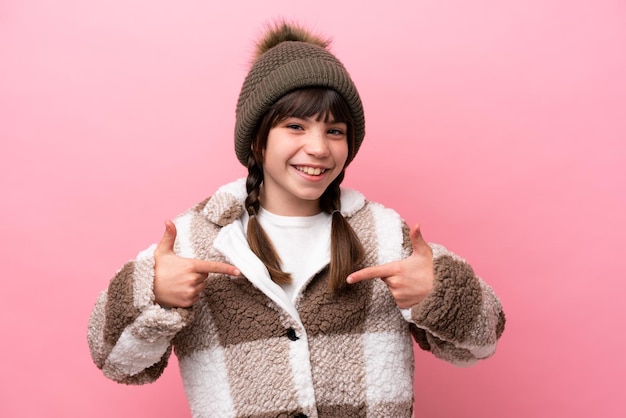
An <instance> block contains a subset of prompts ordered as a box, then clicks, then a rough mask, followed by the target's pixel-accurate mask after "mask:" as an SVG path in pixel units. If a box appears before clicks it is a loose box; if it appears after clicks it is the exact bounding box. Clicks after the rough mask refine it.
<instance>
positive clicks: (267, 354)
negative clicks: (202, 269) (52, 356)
mask: <svg viewBox="0 0 626 418" xmlns="http://www.w3.org/2000/svg"><path fill="white" fill-rule="evenodd" d="M245 197H246V192H245V181H244V180H239V181H236V182H233V183H230V184H227V185H225V186H223V187H221V188H220V189H219V190H218V191H217V192H216V193H215V194H214V195H213V196H212V197H210V198H208V199H207V200H205V201H203V202H202V203H200V204H198V205H196V206H195V207H194V208H192V209H190V210H188V211H187V212H185V213H183V214H182V215H180V216H179V217H178V218H177V219H176V220H175V223H176V227H177V230H178V235H177V240H176V244H175V250H176V251H177V253H178V254H179V255H181V256H184V257H193V258H198V259H206V260H218V261H223V262H229V263H232V264H234V265H236V266H237V267H238V268H239V269H240V270H241V272H242V277H239V278H233V277H230V276H224V275H219V274H212V275H210V276H209V279H208V286H207V287H206V289H205V290H204V292H203V294H202V296H201V298H200V300H199V301H198V302H197V303H196V304H195V305H194V306H193V307H192V308H189V309H182V308H181V309H164V308H162V307H160V306H159V305H157V304H155V302H154V294H153V290H152V285H153V278H154V258H153V254H154V249H155V247H156V245H152V246H151V247H149V248H148V249H147V250H145V251H143V252H141V253H140V254H139V256H138V257H137V259H135V260H133V261H130V262H128V263H127V264H126V265H124V266H123V267H122V268H121V269H120V270H119V271H118V273H117V274H116V275H115V277H114V278H113V279H112V280H111V282H110V284H109V287H108V289H107V290H106V291H104V292H103V293H102V294H101V295H100V297H99V299H98V301H97V303H96V306H95V307H94V310H93V312H92V314H91V317H90V321H89V331H88V342H89V346H90V350H91V355H92V357H93V359H94V362H95V363H96V365H97V366H98V367H99V368H101V369H102V371H103V372H104V374H105V375H106V376H107V377H109V378H111V379H113V380H115V381H118V382H122V383H128V384H143V383H148V382H152V381H154V380H155V379H157V378H158V377H159V376H160V375H161V373H162V372H163V369H164V368H165V366H166V365H167V361H168V358H169V356H170V354H171V351H172V349H173V350H174V352H175V353H176V356H177V357H178V360H179V365H180V369H181V375H182V379H183V382H184V386H185V392H186V394H187V398H188V400H189V404H190V408H191V411H192V414H193V416H194V417H195V418H200V417H233V418H243V417H253V418H266V417H393V418H400V417H411V416H412V407H413V371H414V366H413V339H415V341H417V343H418V344H419V346H420V347H421V348H422V349H424V350H428V351H430V352H432V353H433V354H434V355H435V356H437V357H439V358H442V359H444V360H446V361H450V362H452V363H455V364H458V365H469V364H472V363H474V362H475V361H476V360H477V359H483V358H487V357H489V356H491V355H492V354H493V353H494V351H495V347H496V341H497V339H498V338H499V337H500V335H501V333H502V331H503V329H504V314H503V312H502V309H501V306H500V302H499V300H498V299H497V297H496V296H495V294H494V292H493V291H492V289H491V288H490V287H489V286H487V285H486V284H485V283H484V282H483V281H482V280H481V279H479V278H478V277H477V276H476V275H475V274H474V272H473V271H472V268H471V267H470V266H469V265H468V264H467V263H466V262H465V261H464V260H462V259H461V258H459V257H458V256H456V255H454V254H451V253H449V252H448V251H447V250H446V249H445V248H443V247H441V246H439V245H435V244H431V246H432V248H433V253H434V266H435V286H434V289H433V291H432V293H431V294H430V295H429V296H428V297H427V298H426V299H425V300H423V301H422V302H420V303H419V304H418V305H415V306H413V307H412V308H411V309H404V310H401V309H399V308H398V307H397V306H396V304H395V302H394V300H393V298H392V297H391V295H390V293H389V291H388V290H387V288H386V285H385V284H384V283H383V282H382V281H381V280H367V281H364V282H360V283H357V284H355V285H351V286H349V290H348V292H347V293H345V294H342V295H340V296H334V295H332V294H330V293H329V292H328V291H327V287H328V286H327V281H328V275H327V268H322V269H321V270H320V271H319V272H318V273H317V274H316V275H314V276H313V277H312V278H311V280H310V281H309V283H308V284H307V285H306V286H305V287H304V288H303V290H302V291H301V293H300V294H299V296H298V297H297V299H296V301H295V303H292V302H291V301H289V300H287V298H286V296H285V294H284V292H282V290H281V289H280V287H278V286H277V285H276V284H274V283H273V282H272V281H271V280H270V278H269V275H268V273H267V270H266V269H265V267H264V266H263V265H262V264H261V262H260V260H258V258H256V257H255V256H254V255H253V254H252V252H251V251H250V249H249V248H248V246H247V244H246V241H245V235H244V232H243V227H242V223H241V221H240V220H239V219H240V217H241V216H242V215H243V216H245V214H244V213H243V212H244V209H243V201H244V199H245ZM341 205H342V206H341V207H342V213H343V215H344V216H345V217H346V218H347V219H348V221H349V222H350V224H351V225H352V227H353V228H354V230H355V231H356V233H357V234H358V236H359V238H360V239H361V242H362V243H363V246H364V247H365V250H366V259H365V261H364V263H363V264H364V266H366V265H375V264H382V263H387V262H390V261H394V260H400V259H403V258H405V257H407V256H408V255H410V253H411V251H412V249H411V243H410V239H409V228H408V227H407V225H406V223H405V222H404V221H403V220H402V219H401V218H400V217H399V215H398V214H397V213H396V212H394V211H392V210H390V209H387V208H384V207H383V206H381V205H380V204H377V203H373V202H369V201H366V200H365V198H364V197H363V195H361V194H360V193H358V192H355V191H352V190H343V191H342V202H341ZM297 244H299V243H297ZM297 244H296V245H297ZM412 338H413V339H412Z"/></svg>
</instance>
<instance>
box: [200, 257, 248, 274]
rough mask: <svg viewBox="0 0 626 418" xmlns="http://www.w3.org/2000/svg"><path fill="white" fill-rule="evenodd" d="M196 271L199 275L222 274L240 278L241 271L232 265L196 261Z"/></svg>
mask: <svg viewBox="0 0 626 418" xmlns="http://www.w3.org/2000/svg"><path fill="white" fill-rule="evenodd" d="M194 267H195V268H194V270H195V271H196V272H198V273H205V274H208V273H221V274H228V275H231V276H239V275H240V274H241V271H239V269H238V268H237V267H235V266H233V265H232V264H227V263H221V262H219V261H207V260H195V265H194Z"/></svg>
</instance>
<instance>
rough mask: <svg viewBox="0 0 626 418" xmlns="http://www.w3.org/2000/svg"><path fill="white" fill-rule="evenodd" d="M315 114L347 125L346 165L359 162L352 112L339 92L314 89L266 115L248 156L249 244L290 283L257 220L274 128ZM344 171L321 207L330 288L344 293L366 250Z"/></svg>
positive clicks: (284, 101)
mask: <svg viewBox="0 0 626 418" xmlns="http://www.w3.org/2000/svg"><path fill="white" fill-rule="evenodd" d="M312 116H316V117H317V120H324V121H325V122H328V121H329V119H330V118H331V117H332V118H333V119H334V121H336V122H343V123H346V125H347V126H348V131H347V136H348V159H347V160H346V166H347V165H348V164H349V162H350V161H351V160H352V158H354V154H355V139H354V123H353V120H352V115H351V113H350V108H349V107H348V105H347V103H346V102H345V100H344V99H343V97H342V96H341V95H340V94H338V93H337V92H335V91H334V90H331V89H327V88H321V87H312V88H305V89H299V90H295V91H293V92H291V93H288V94H286V95H284V96H283V97H281V98H280V99H279V100H278V101H277V102H276V103H274V104H273V105H272V106H271V107H270V109H269V110H268V112H267V113H266V114H265V115H264V117H263V118H262V119H261V122H260V123H259V126H258V127H257V129H256V132H255V135H254V140H253V144H252V152H251V153H250V155H249V157H248V178H247V180H246V190H247V192H248V196H247V198H246V202H245V205H246V210H247V211H248V215H250V220H249V222H248V231H247V233H248V244H249V245H250V249H251V250H252V251H253V252H254V253H255V254H256V255H257V257H259V259H261V261H263V263H264V264H265V266H266V267H267V269H268V271H269V273H270V276H271V277H272V280H274V281H275V282H276V283H279V284H286V283H289V282H290V281H291V276H290V275H289V274H288V273H285V272H284V271H282V269H281V260H280V257H279V256H278V254H277V253H276V250H275V249H274V246H273V245H272V243H271V241H270V239H269V237H268V236H267V234H266V233H265V231H264V230H263V228H262V227H261V225H260V223H259V222H258V221H257V219H256V214H257V213H258V211H259V206H260V202H259V196H260V188H261V184H262V183H263V150H264V149H265V147H266V145H267V137H268V134H269V131H270V129H271V128H272V127H274V126H276V125H277V124H278V123H280V122H281V121H283V120H285V119H287V118H288V117H298V118H306V117H312ZM344 175H345V167H344V170H342V171H341V173H340V174H339V175H338V176H337V178H336V179H335V180H334V181H333V182H332V183H331V184H330V185H329V186H328V188H327V189H326V190H325V191H324V193H323V194H322V196H321V197H320V209H321V210H322V211H323V212H326V213H330V214H332V231H331V239H330V271H329V275H330V280H329V287H330V290H331V291H333V292H339V291H341V290H343V289H344V288H345V287H346V280H345V279H346V277H347V276H348V275H349V274H350V273H352V272H354V271H355V270H356V269H357V266H358V264H359V263H360V262H361V260H362V259H363V257H364V254H365V251H364V249H363V246H362V245H361V242H360V241H359V238H358V237H357V235H356V233H355V232H354V230H353V229H352V227H351V226H350V224H349V223H348V221H347V220H346V219H345V218H344V217H343V215H342V214H341V212H340V210H341V201H340V197H341V189H340V187H339V185H340V184H341V182H342V181H343V178H344Z"/></svg>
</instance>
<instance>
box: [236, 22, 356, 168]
mask: <svg viewBox="0 0 626 418" xmlns="http://www.w3.org/2000/svg"><path fill="white" fill-rule="evenodd" d="M328 45H329V42H328V41H327V40H323V39H321V38H318V37H315V36H313V35H311V34H309V33H308V32H307V31H305V30H304V29H302V28H300V27H298V26H294V25H292V24H288V23H285V22H282V23H280V24H278V25H276V26H275V27H273V28H270V29H269V31H268V32H267V33H266V34H265V36H264V37H263V38H262V39H261V40H260V42H259V43H258V44H257V51H256V57H255V58H256V59H255V61H254V63H253V65H252V68H251V69H250V72H249V73H248V75H247V77H246V79H245V81H244V83H243V86H242V88H241V93H240V94H239V100H238V102H237V111H236V123H235V152H236V153H237V159H238V160H239V161H240V162H241V163H242V164H243V165H244V166H247V165H248V156H249V154H250V152H251V150H250V146H251V144H252V140H253V135H254V132H255V129H256V128H257V125H258V124H259V123H260V121H261V119H262V118H263V116H264V115H265V113H266V112H267V111H268V110H269V108H270V107H271V106H272V105H273V104H274V103H276V101H278V99H280V98H281V97H282V96H284V95H285V94H287V93H289V92H291V91H293V90H296V89H300V88H306V87H327V88H331V89H333V90H335V91H336V92H337V93H339V94H340V95H341V96H342V97H343V98H344V100H345V101H346V103H347V104H348V107H349V108H350V112H351V114H352V118H353V119H354V131H355V132H354V150H352V153H351V154H352V155H351V156H350V157H349V159H351V158H354V155H356V153H357V151H358V150H359V147H360V146H361V142H363V137H364V136H365V118H364V114H363V106H362V104H361V99H360V97H359V93H358V92H357V89H356V86H355V85H354V83H353V82H352V79H351V78H350V75H349V74H348V72H347V71H346V69H345V68H344V66H343V65H342V64H341V62H340V61H339V60H338V59H337V58H336V57H335V56H334V55H333V54H331V53H330V52H329V51H328V49H327V47H328Z"/></svg>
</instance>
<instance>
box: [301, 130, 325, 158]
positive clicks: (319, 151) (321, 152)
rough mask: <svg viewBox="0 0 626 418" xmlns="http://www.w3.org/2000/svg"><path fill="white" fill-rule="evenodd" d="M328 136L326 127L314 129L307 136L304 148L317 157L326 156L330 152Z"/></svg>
mask: <svg viewBox="0 0 626 418" xmlns="http://www.w3.org/2000/svg"><path fill="white" fill-rule="evenodd" d="M327 141H328V138H326V130H325V129H314V130H312V131H311V132H309V135H308V136H307V140H306V144H305V148H304V150H305V151H306V152H307V154H309V155H313V156H314V157H316V158H324V157H327V156H328V154H329V148H328V143H327Z"/></svg>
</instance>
